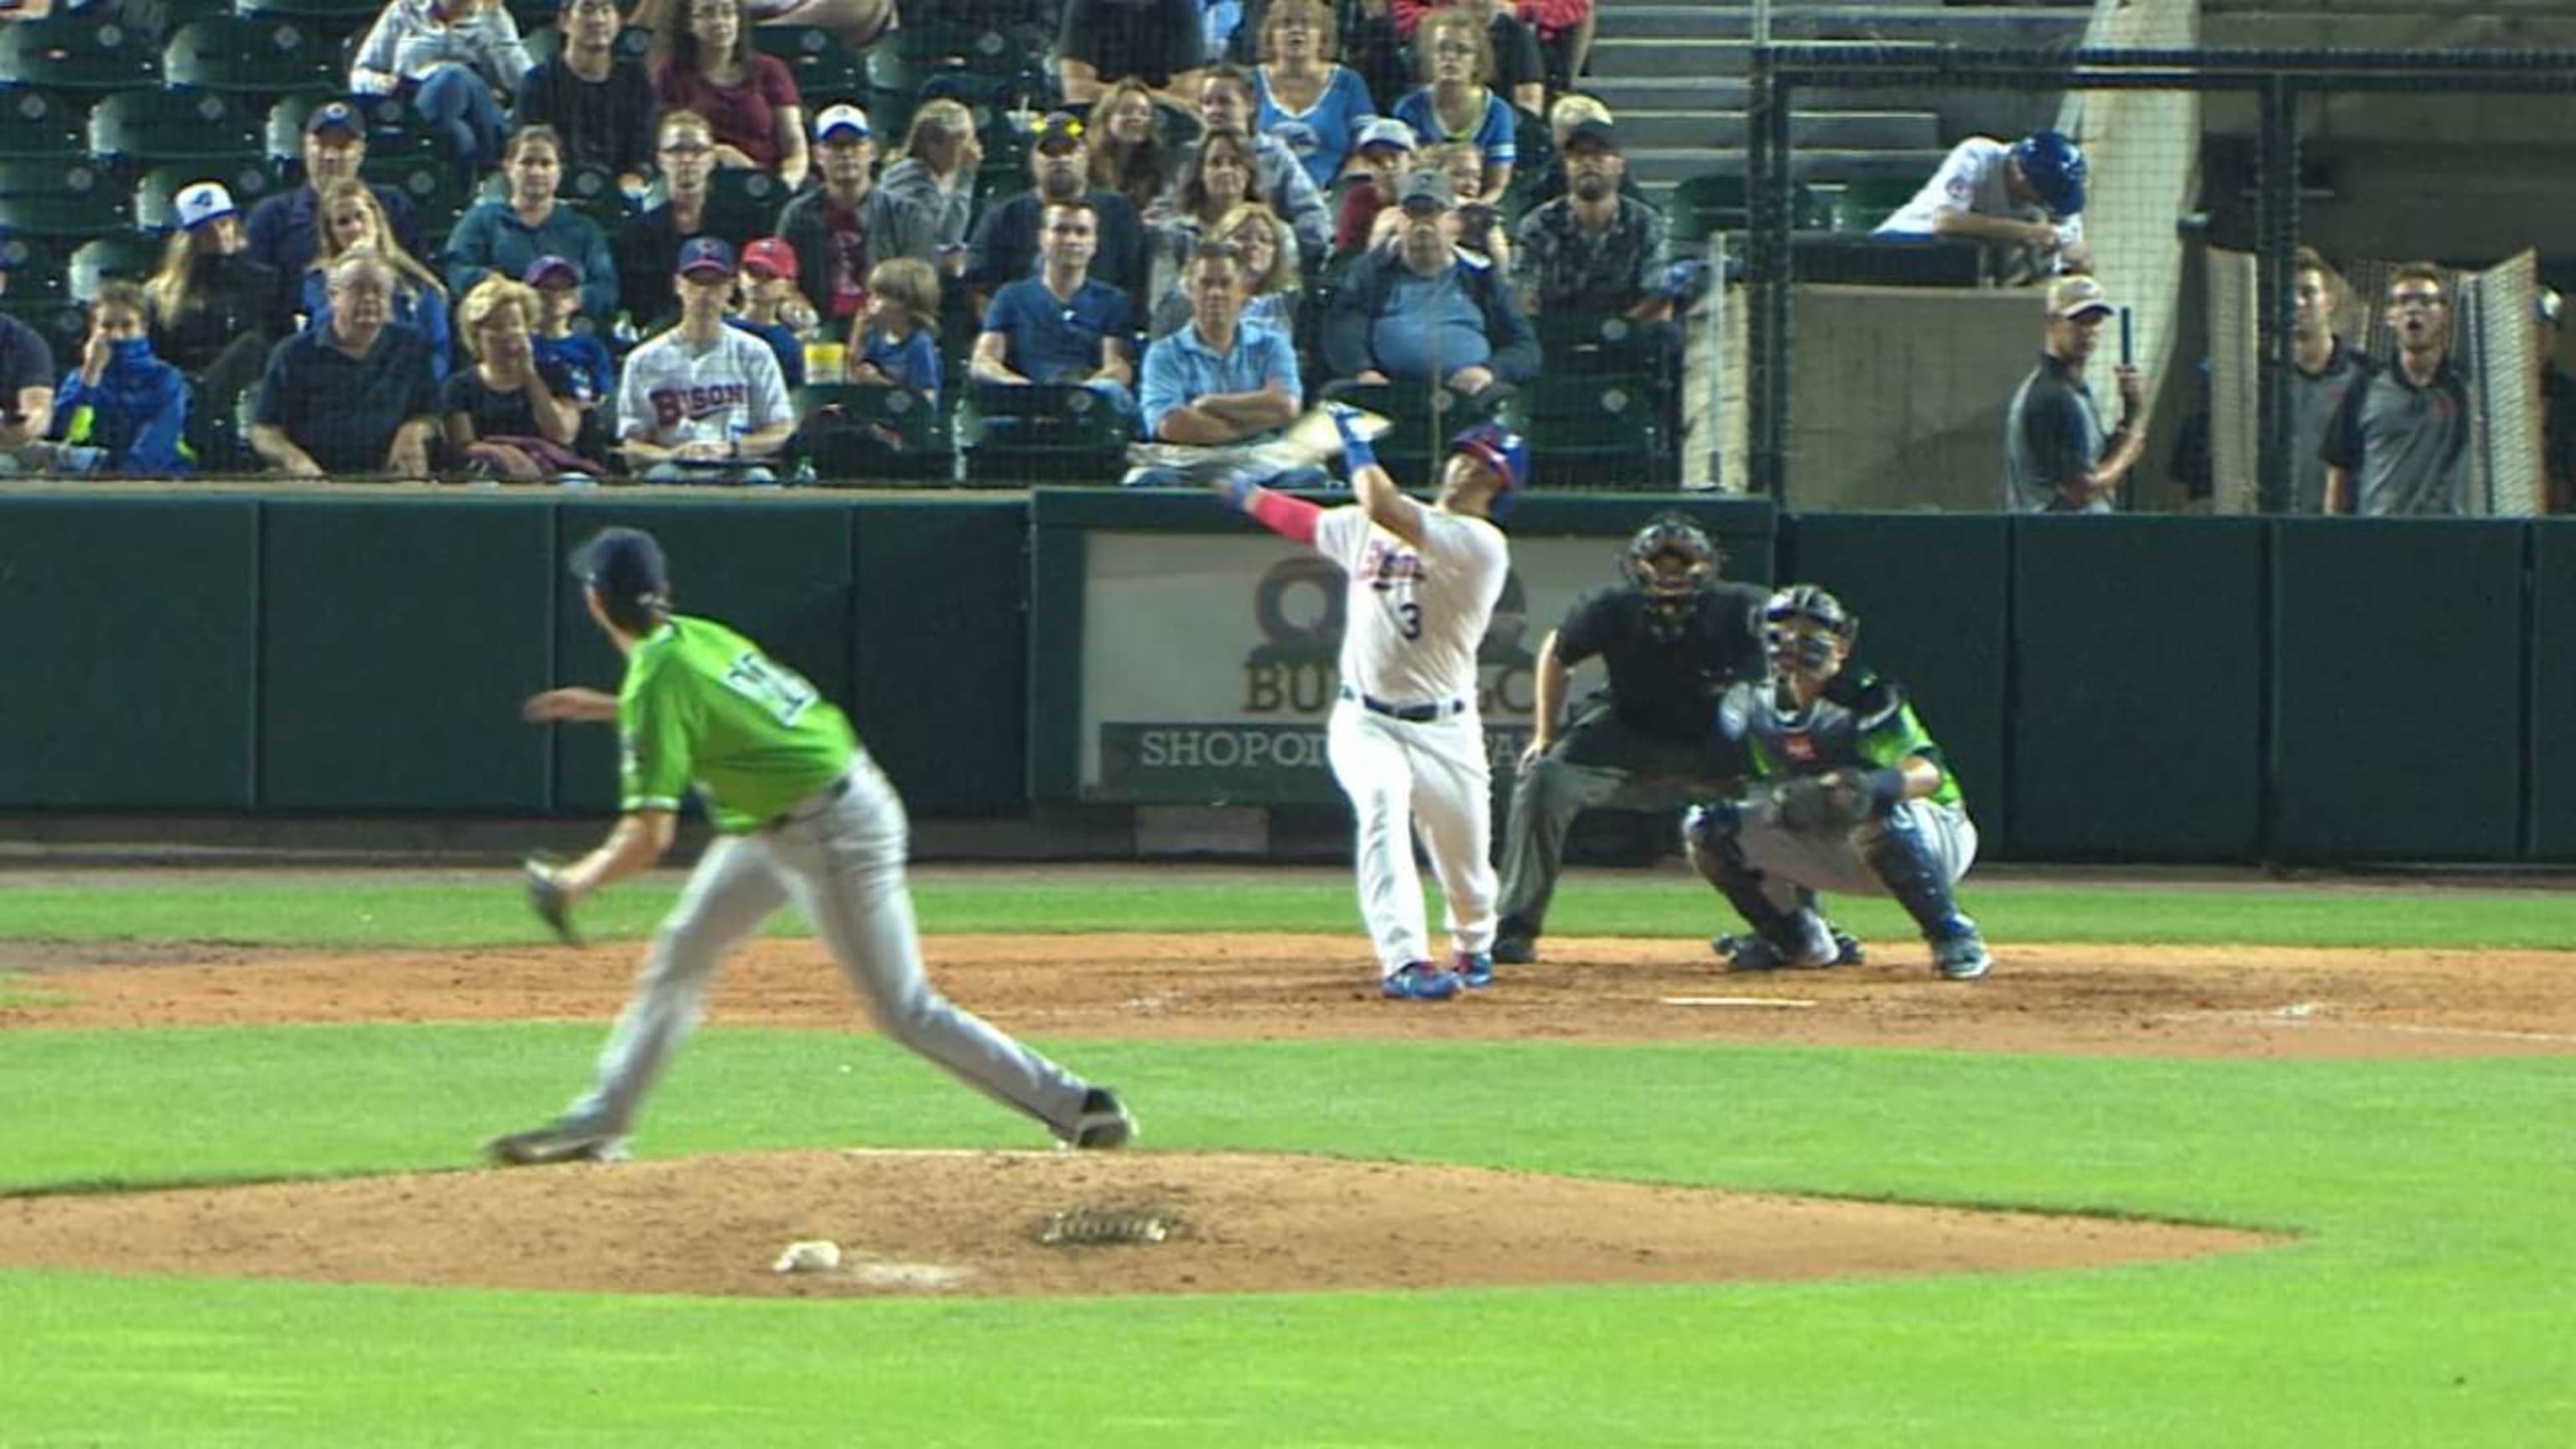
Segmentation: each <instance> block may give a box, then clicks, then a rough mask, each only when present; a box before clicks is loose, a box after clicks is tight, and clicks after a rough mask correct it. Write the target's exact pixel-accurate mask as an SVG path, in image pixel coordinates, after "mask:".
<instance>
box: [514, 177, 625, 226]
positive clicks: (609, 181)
mask: <svg viewBox="0 0 2576 1449" xmlns="http://www.w3.org/2000/svg"><path fill="white" fill-rule="evenodd" d="M504 194H505V195H506V191H505V192H504ZM555 195H556V196H558V197H560V198H562V200H563V203H564V205H566V206H569V207H571V208H572V209H573V210H575V211H578V212H580V213H581V214H582V215H584V216H587V217H589V218H590V219H591V220H592V221H595V222H598V223H599V224H600V226H601V228H602V229H604V230H606V231H608V232H609V233H610V234H611V235H614V234H615V233H616V230H617V228H619V227H621V226H624V225H625V224H626V223H627V221H629V220H630V219H632V218H633V217H634V216H635V215H636V214H637V213H636V206H635V201H634V198H632V197H630V196H628V195H627V194H626V193H625V191H624V190H623V189H621V188H620V187H619V186H618V184H617V173H616V172H614V171H611V170H609V169H608V168H607V167H605V166H572V167H567V168H566V169H565V171H564V174H563V181H562V184H560V185H559V186H557V187H556V188H555Z"/></svg>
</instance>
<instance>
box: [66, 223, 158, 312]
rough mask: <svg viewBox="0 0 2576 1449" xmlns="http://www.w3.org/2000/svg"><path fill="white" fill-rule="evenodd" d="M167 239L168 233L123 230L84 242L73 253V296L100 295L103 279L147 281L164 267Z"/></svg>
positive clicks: (83, 300)
mask: <svg viewBox="0 0 2576 1449" xmlns="http://www.w3.org/2000/svg"><path fill="white" fill-rule="evenodd" d="M167 242H168V239H167V238H165V237H157V236H146V235H144V234H143V233H141V232H133V231H120V232H113V233H110V234H109V235H107V236H101V237H92V238H90V239H89V240H88V241H85V242H83V243H81V245H80V250H78V251H76V252H73V253H72V263H71V278H70V281H71V287H70V292H71V296H72V297H73V299H74V300H76V301H81V302H87V301H89V300H90V299H91V298H93V297H96V296H97V295H98V289H99V284H100V283H102V282H110V281H120V280H121V281H128V282H141V281H143V280H144V279H145V278H147V277H150V276H151V275H152V274H153V272H155V271H156V270H158V269H159V268H160V266H161V252H162V248H163V247H164V246H165V245H166V244H167Z"/></svg>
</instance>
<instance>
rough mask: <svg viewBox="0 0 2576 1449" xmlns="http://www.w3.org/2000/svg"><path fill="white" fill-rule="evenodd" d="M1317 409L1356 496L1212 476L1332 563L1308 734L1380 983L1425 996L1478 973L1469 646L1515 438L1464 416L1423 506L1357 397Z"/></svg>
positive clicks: (1522, 480)
mask: <svg viewBox="0 0 2576 1449" xmlns="http://www.w3.org/2000/svg"><path fill="white" fill-rule="evenodd" d="M1333 420H1334V423H1335V425H1336V427H1337V428H1338V429H1339V431H1340V433H1341V441H1342V447H1341V452H1342V458H1343V461H1344V463H1345V464H1346V465H1347V467H1348V468H1349V471H1350V478H1351V488H1352V491H1353V492H1354V493H1355V494H1356V495H1357V496H1358V498H1359V502H1358V504H1356V505H1352V506H1344V507H1340V508H1323V507H1320V506H1318V505H1316V504H1312V503H1308V502H1306V501H1304V500H1303V499H1299V498H1292V497H1290V496H1288V495H1287V494H1284V493H1274V492H1272V491H1271V490H1269V489H1267V488H1262V487H1259V486H1257V485H1255V484H1253V483H1252V482H1251V477H1252V476H1253V475H1252V473H1251V472H1250V471H1249V470H1245V469H1236V470H1231V471H1229V472H1227V473H1225V474H1223V475H1221V476H1219V477H1217V478H1215V479H1214V480H1213V483H1212V486H1213V487H1215V488H1216V489H1217V491H1218V492H1220V493H1222V494H1223V495H1224V496H1225V497H1226V499H1227V500H1228V501H1229V502H1231V503H1232V504H1233V505H1234V506H1235V507H1237V508H1239V509H1241V510H1243V511H1244V512H1246V513H1249V514H1251V515H1252V516H1253V518H1254V519H1256V520H1258V521H1259V522H1260V523H1261V525H1262V526H1263V527H1265V528H1268V529H1269V530H1270V531H1271V532H1273V533H1276V534H1278V535H1280V536H1281V537H1283V538H1286V539H1289V540H1291V541H1293V542H1296V543H1302V544H1304V545H1306V546H1307V547H1309V548H1312V549H1314V550H1315V551H1316V552H1317V553H1320V554H1322V555H1323V556H1324V557H1326V558H1328V559H1331V560H1332V561H1333V562H1335V563H1337V564H1340V565H1341V566H1342V570H1343V572H1344V573H1345V574H1346V575H1347V576H1348V579H1349V582H1348V585H1347V594H1346V596H1345V607H1344V610H1343V613H1344V618H1345V621H1346V622H1345V624H1344V627H1343V631H1342V652H1341V660H1340V670H1341V687H1340V699H1339V700H1338V701H1337V702H1336V703H1335V704H1334V706H1333V711H1332V715H1331V718H1330V719H1329V720H1328V721H1327V722H1326V725H1325V734H1324V740H1325V753H1326V758H1328V759H1329V760H1330V761H1331V763H1332V768H1333V779H1334V780H1335V781H1336V782H1337V783H1338V784H1340V786H1341V787H1342V793H1344V794H1345V795H1348V796H1349V797H1350V801H1351V809H1352V812H1353V813H1354V814H1355V815H1356V816H1357V817H1358V825H1359V834H1358V843H1357V849H1356V851H1355V866H1356V868H1357V871H1358V874H1359V897H1360V915H1361V917H1362V919H1363V920H1365V921H1366V922H1367V924H1368V931H1369V938H1370V940H1371V942H1372V943H1373V944H1374V945H1375V947H1376V950H1377V959H1378V974H1379V977H1380V979H1381V982H1382V985H1381V988H1380V989H1381V990H1382V991H1383V992H1384V994H1385V995H1386V996H1388V997H1390V998H1392V999H1395V1000H1399V1001H1443V1000H1446V999H1448V998H1450V997H1453V996H1456V995H1457V994H1458V992H1459V990H1460V988H1461V987H1483V986H1489V985H1491V984H1492V983H1493V979H1494V964H1493V957H1492V955H1491V950H1492V947H1493V941H1494V867H1493V862H1492V849H1493V820H1492V810H1493V798H1492V790H1493V777H1492V771H1491V768H1490V767H1489V766H1488V764H1487V762H1486V759H1485V728H1484V724H1483V722H1482V721H1481V719H1479V717H1478V715H1477V710H1476V689H1477V679H1476V647H1477V645H1478V644H1480V643H1481V642H1483V640H1484V637H1485V626H1486V624H1487V623H1488V622H1489V621H1490V620H1491V619H1492V618H1493V614H1494V604H1495V602H1496V601H1497V600H1498V599H1500V598H1501V597H1502V592H1503V582H1504V579H1505V577H1506V576H1507V575H1508V574H1509V573H1510V571H1511V548H1510V545H1509V544H1508V543H1506V542H1505V541H1504V538H1503V532H1502V530H1501V529H1499V528H1497V527H1495V526H1494V520H1495V519H1496V518H1497V517H1499V516H1501V515H1502V514H1503V513H1504V512H1505V511H1507V510H1508V508H1509V506H1510V503H1511V500H1512V497H1513V495H1514V494H1515V493H1517V492H1518V491H1519V490H1520V489H1521V488H1522V487H1523V486H1525V485H1526V484H1527V483H1528V481H1529V449H1528V446H1527V445H1526V444H1525V443H1523V442H1522V440H1521V437H1520V435H1519V434H1517V433H1514V432H1511V431H1509V430H1508V429H1505V428H1503V427H1501V426H1500V425H1498V424H1493V423H1484V424H1480V425H1478V426H1476V427H1472V428H1469V429H1467V430H1466V431H1465V432H1463V433H1460V434H1459V435H1458V436H1457V437H1456V438H1455V439H1453V440H1452V441H1451V443H1450V453H1449V460H1448V463H1447V465H1446V466H1445V468H1444V469H1443V471H1442V473H1441V476H1440V495H1439V499H1438V501H1437V502H1435V503H1433V504H1432V505H1430V506H1429V507H1425V506H1423V505H1422V504H1420V503H1416V502H1415V501H1413V500H1412V499H1410V498H1407V497H1406V496H1404V494H1403V493H1401V492H1399V491H1398V490H1397V488H1396V486H1395V479H1394V478H1392V477H1390V476H1389V475H1388V474H1387V471H1386V470H1385V469H1384V468H1381V467H1379V466H1378V463H1377V454H1376V451H1375V450H1374V449H1373V448H1372V447H1371V446H1370V443H1369V440H1368V436H1367V432H1366V428H1365V424H1364V420H1363V415H1360V414H1358V413H1356V412H1355V411H1353V410H1349V409H1342V408H1336V409H1335V410H1334V411H1333ZM1416 830H1419V831H1420V832H1421V836H1422V842H1423V845H1424V847H1425V849H1426V850H1427V851H1428V852H1429V854H1430V857H1431V869H1432V873H1433V874H1434V875H1436V876H1437V877H1438V878H1439V881H1440V889H1441V893H1442V895H1443V896H1445V897H1446V899H1447V912H1446V917H1447V919H1446V925H1447V927H1448V931H1449V939H1450V946H1451V951H1450V957H1449V965H1447V966H1441V965H1438V964H1436V963H1435V962H1434V961H1433V960H1432V959H1431V954H1430V949H1429V945H1428V932H1427V931H1426V930H1425V928H1424V923H1423V909H1422V880H1421V877H1420V876H1419V875H1418V874H1417V873H1416V871H1415V868H1414V863H1413V835H1414V832H1415V831H1416Z"/></svg>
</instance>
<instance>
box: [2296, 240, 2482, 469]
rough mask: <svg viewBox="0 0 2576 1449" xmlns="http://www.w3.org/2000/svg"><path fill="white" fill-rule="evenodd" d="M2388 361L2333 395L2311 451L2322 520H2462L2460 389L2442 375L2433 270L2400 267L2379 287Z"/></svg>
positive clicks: (2439, 298)
mask: <svg viewBox="0 0 2576 1449" xmlns="http://www.w3.org/2000/svg"><path fill="white" fill-rule="evenodd" d="M2388 327H2389V330H2390V331H2392V332H2394V333H2396V334H2397V356H2396V357H2395V358H2393V359H2391V360H2389V361H2387V362H2384V363H2379V364H2376V365H2374V366H2373V367H2371V368H2370V370H2369V371H2368V373H2367V374H2366V375H2364V376H2363V377H2362V378H2360V379H2359V380H2357V381H2356V382H2355V383H2354V384H2353V385H2352V387H2350V388H2349V389H2347V390H2346V391H2345V393H2344V395H2343V402H2342V404H2341V405H2339V406H2338V407H2337V408H2336V409H2335V413H2334V417H2333V418H2332V419H2331V420H2330V421H2328V422H2327V424H2326V440H2325V443H2324V445H2323V446H2322V447H2321V448H2319V449H2318V452H2319V453H2320V455H2321V456H2323V457H2324V459H2325V462H2326V511H2327V512H2328V513H2359V514H2364V515H2367V516H2369V517H2373V518H2405V517H2425V516H2450V515H2457V514H2460V513H2465V512H2466V511H2468V482H2469V437H2470V434H2471V432H2472V431H2473V428H2474V415H2473V413H2472V410H2471V408H2470V404H2469V388H2468V384H2467V383H2466V382H2465V381H2463V380H2462V379H2461V377H2460V374H2459V370H2458V369H2457V368H2455V367H2453V366H2452V365H2451V300H2450V289H2449V287H2448V286H2447V285H2446V284H2445V283H2444V282H2443V280H2442V272H2441V269H2440V268H2438V267H2436V266H2434V265H2433V264H2432V263H2430V262H2409V263H2408V264H2406V265H2405V266H2402V267H2399V268H2398V269H2397V270H2396V272H2395V273H2393V274H2392V275H2391V276H2390V277H2389V279H2388Z"/></svg>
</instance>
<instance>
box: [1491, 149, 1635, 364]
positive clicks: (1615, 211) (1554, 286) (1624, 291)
mask: <svg viewBox="0 0 2576 1449" xmlns="http://www.w3.org/2000/svg"><path fill="white" fill-rule="evenodd" d="M1564 155H1565V168H1566V175H1567V177H1568V182H1569V186H1570V188H1571V191H1570V194H1568V195H1567V196H1565V197H1563V198H1561V199H1559V200H1556V201H1551V202H1549V203H1547V204H1546V205H1545V206H1542V207H1540V208H1538V209H1537V210H1535V211H1533V212H1531V213H1529V214H1528V215H1527V216H1524V217H1522V218H1521V224H1520V226H1519V227H1518V228H1517V238H1518V240H1519V243H1520V245H1519V247H1518V248H1517V252H1518V256H1517V259H1516V261H1515V262H1514V278H1515V280H1516V281H1518V283H1519V284H1520V296H1521V304H1522V305H1523V306H1524V307H1527V308H1528V309H1529V310H1530V311H1531V312H1533V313H1536V314H1539V315H1554V314H1557V313H1566V312H1575V313H1615V314H1618V315H1621V316H1625V317H1628V318H1631V319H1633V320H1636V321H1641V322H1655V321H1662V320H1663V319H1664V318H1666V317H1668V316H1670V315H1671V313H1672V302H1671V300H1670V299H1669V298H1668V297H1666V296H1664V295H1663V293H1662V292H1661V291H1660V290H1659V289H1660V287H1661V284H1662V281H1663V276H1664V269H1665V267H1666V265H1667V264H1668V263H1669V262H1670V261H1671V259H1672V258H1671V254H1670V248H1669V243H1668V241H1667V238H1666V228H1665V224H1664V215H1663V213H1662V212H1659V211H1657V210H1655V209H1654V208H1653V207H1652V206H1649V205H1647V204H1646V203H1645V202H1643V201H1640V200H1638V199H1636V198H1634V197H1631V196H1625V195H1622V194H1621V193H1620V190H1619V182H1620V179H1621V178H1622V177H1624V176H1626V175H1627V172H1628V163H1627V160H1626V158H1625V157H1623V156H1621V155H1620V153H1619V136H1618V132H1617V131H1616V130H1615V129H1613V128H1612V126H1611V125H1610V123H1609V122H1607V121H1583V122H1580V123H1578V124H1577V125H1576V126H1575V127H1574V130H1573V132H1572V134H1570V135H1569V136H1567V138H1566V143H1565V152H1564Z"/></svg>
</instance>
